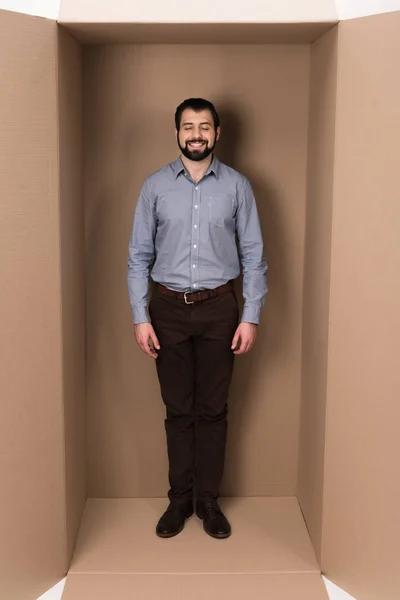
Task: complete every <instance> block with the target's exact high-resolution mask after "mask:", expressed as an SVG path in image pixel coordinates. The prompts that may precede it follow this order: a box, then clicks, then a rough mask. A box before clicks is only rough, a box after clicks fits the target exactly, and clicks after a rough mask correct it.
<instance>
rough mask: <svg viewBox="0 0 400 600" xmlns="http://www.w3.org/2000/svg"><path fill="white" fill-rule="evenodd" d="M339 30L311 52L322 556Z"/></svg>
mask: <svg viewBox="0 0 400 600" xmlns="http://www.w3.org/2000/svg"><path fill="white" fill-rule="evenodd" d="M336 74H337V27H336V28H335V29H333V30H331V31H330V32H328V33H327V34H325V35H324V36H323V37H321V38H320V39H319V40H318V41H317V42H315V43H314V44H313V45H312V47H311V78H310V116H309V142H308V173H307V177H308V179H307V221H306V245H305V259H304V297H303V349H302V360H303V370H302V409H301V433H300V453H299V482H298V496H299V501H300V504H301V507H302V510H303V512H304V516H305V518H306V521H307V526H308V529H309V532H310V535H311V538H312V540H313V543H314V547H315V549H316V552H317V555H318V557H320V553H321V533H322V490H323V476H324V454H325V412H326V411H325V409H326V376H327V361H328V328H329V282H330V265H331V230H332V196H333V167H334V143H335V110H336Z"/></svg>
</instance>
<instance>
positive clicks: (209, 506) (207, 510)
mask: <svg viewBox="0 0 400 600" xmlns="http://www.w3.org/2000/svg"><path fill="white" fill-rule="evenodd" d="M221 513H222V511H221V509H220V507H219V506H218V504H217V503H216V502H212V501H209V502H205V504H204V516H206V517H215V516H217V515H220V514H221Z"/></svg>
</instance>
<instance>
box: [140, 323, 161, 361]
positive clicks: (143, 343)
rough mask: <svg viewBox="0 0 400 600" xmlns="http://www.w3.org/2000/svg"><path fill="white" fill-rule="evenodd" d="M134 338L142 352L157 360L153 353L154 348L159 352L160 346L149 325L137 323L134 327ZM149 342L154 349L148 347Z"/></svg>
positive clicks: (155, 354)
mask: <svg viewBox="0 0 400 600" xmlns="http://www.w3.org/2000/svg"><path fill="white" fill-rule="evenodd" d="M135 336H136V341H137V343H138V344H139V346H140V348H141V349H142V350H143V352H144V353H145V354H148V355H149V356H151V357H152V358H157V356H158V354H157V353H156V352H155V350H154V348H156V349H157V350H159V349H160V344H159V342H158V339H157V336H156V334H155V332H154V329H153V326H152V325H151V324H150V323H138V324H137V325H135ZM149 340H151V341H152V342H153V347H154V348H152V347H151V346H150V344H149Z"/></svg>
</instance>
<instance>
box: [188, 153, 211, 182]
mask: <svg viewBox="0 0 400 600" xmlns="http://www.w3.org/2000/svg"><path fill="white" fill-rule="evenodd" d="M181 159H182V162H183V164H184V166H185V168H186V170H187V172H188V173H189V175H190V177H191V178H192V179H193V181H194V182H195V183H197V182H198V181H200V179H202V178H203V177H204V175H205V174H206V171H207V169H208V167H209V166H210V165H211V162H212V159H213V155H212V154H210V155H209V156H207V158H205V159H204V160H199V161H195V160H190V159H189V158H186V156H184V155H183V154H181Z"/></svg>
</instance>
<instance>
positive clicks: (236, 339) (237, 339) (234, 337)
mask: <svg viewBox="0 0 400 600" xmlns="http://www.w3.org/2000/svg"><path fill="white" fill-rule="evenodd" d="M239 337H240V335H239V333H235V335H234V336H233V340H232V346H231V350H233V349H234V348H236V346H237V345H238V341H239Z"/></svg>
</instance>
